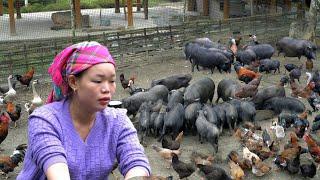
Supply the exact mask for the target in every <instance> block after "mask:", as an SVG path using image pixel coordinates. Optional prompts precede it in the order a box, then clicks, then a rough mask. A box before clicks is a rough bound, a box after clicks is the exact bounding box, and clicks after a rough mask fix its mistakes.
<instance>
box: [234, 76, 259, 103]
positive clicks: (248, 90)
mask: <svg viewBox="0 0 320 180" xmlns="http://www.w3.org/2000/svg"><path fill="white" fill-rule="evenodd" d="M261 78H262V76H259V77H257V78H254V79H252V80H251V81H250V82H249V83H248V84H244V85H241V87H240V88H239V89H238V90H236V92H235V96H236V97H238V98H247V97H253V96H255V95H256V94H257V92H258V87H259V84H260V81H261Z"/></svg>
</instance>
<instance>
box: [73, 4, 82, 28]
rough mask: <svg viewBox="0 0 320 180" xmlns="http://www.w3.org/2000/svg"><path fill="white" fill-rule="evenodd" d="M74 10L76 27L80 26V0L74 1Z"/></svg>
mask: <svg viewBox="0 0 320 180" xmlns="http://www.w3.org/2000/svg"><path fill="white" fill-rule="evenodd" d="M74 11H75V19H76V28H81V27H82V23H81V7H80V0H75V1H74Z"/></svg>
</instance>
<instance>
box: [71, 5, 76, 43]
mask: <svg viewBox="0 0 320 180" xmlns="http://www.w3.org/2000/svg"><path fill="white" fill-rule="evenodd" d="M70 9H71V17H70V18H71V32H72V41H73V38H74V37H75V36H76V26H75V22H74V21H75V15H74V0H70ZM72 43H73V44H74V42H72Z"/></svg>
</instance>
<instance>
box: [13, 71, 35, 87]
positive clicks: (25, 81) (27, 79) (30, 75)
mask: <svg viewBox="0 0 320 180" xmlns="http://www.w3.org/2000/svg"><path fill="white" fill-rule="evenodd" d="M33 75H34V67H31V69H30V70H28V71H27V72H26V73H25V74H24V75H22V76H21V75H14V77H15V78H16V79H17V80H18V81H19V82H20V83H21V84H22V85H26V86H27V87H29V85H30V82H31V80H32V78H33Z"/></svg>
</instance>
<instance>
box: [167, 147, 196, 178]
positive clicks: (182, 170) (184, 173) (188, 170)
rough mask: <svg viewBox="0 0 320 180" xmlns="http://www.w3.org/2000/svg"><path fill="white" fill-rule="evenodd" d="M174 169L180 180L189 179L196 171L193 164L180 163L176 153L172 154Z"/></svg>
mask: <svg viewBox="0 0 320 180" xmlns="http://www.w3.org/2000/svg"><path fill="white" fill-rule="evenodd" d="M172 167H173V169H174V170H175V171H176V172H177V173H178V174H179V178H180V179H182V178H187V177H189V176H190V175H191V174H192V173H193V172H194V171H195V170H196V168H195V167H194V165H193V164H191V163H188V164H187V163H185V162H182V161H180V160H179V158H178V155H177V154H175V153H172Z"/></svg>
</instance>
